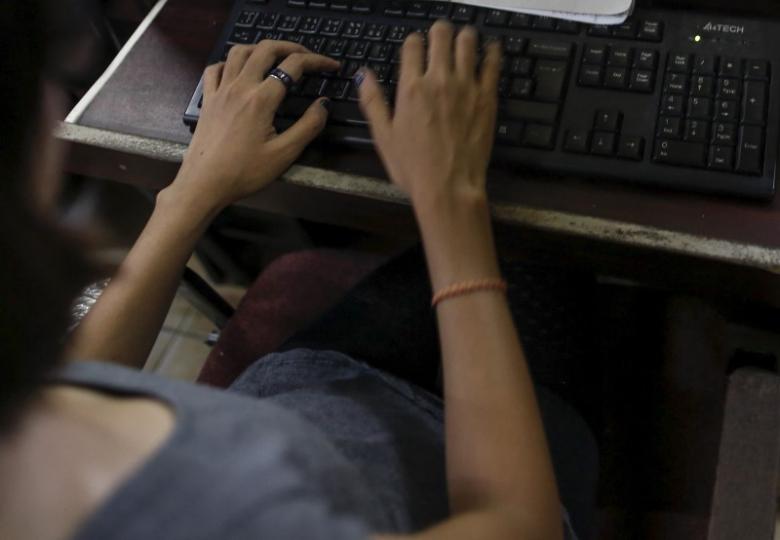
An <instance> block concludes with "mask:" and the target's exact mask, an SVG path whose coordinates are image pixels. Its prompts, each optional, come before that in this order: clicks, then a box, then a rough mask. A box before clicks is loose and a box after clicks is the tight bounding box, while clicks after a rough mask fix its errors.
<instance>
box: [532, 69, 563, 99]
mask: <svg viewBox="0 0 780 540" xmlns="http://www.w3.org/2000/svg"><path fill="white" fill-rule="evenodd" d="M566 68H567V64H566V63H565V62H554V61H551V60H540V61H538V62H537V63H536V69H535V70H534V76H535V79H536V90H535V91H534V97H535V98H536V99H538V100H539V101H560V99H561V98H562V97H563V83H564V81H565V80H566Z"/></svg>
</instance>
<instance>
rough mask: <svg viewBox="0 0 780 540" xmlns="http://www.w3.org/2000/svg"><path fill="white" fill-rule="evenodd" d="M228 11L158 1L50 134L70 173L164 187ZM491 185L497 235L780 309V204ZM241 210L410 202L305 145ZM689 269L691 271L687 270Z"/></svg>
mask: <svg viewBox="0 0 780 540" xmlns="http://www.w3.org/2000/svg"><path fill="white" fill-rule="evenodd" d="M230 4H231V1H230V0H161V1H160V2H159V3H158V4H157V5H156V6H155V8H154V9H153V11H152V12H151V13H150V14H149V16H148V17H147V19H146V20H145V21H144V23H143V24H142V25H141V27H140V28H139V29H138V31H137V32H136V34H135V35H134V36H133V38H132V39H131V40H130V42H128V44H127V46H126V47H125V49H124V50H123V51H122V53H121V54H120V55H119V56H118V57H117V60H116V61H115V62H114V64H112V66H111V67H110V68H109V70H108V71H107V72H106V74H104V76H103V77H102V78H101V80H99V81H98V82H97V83H96V84H95V86H94V87H93V89H92V90H91V91H90V92H89V94H88V95H87V96H85V98H84V99H83V100H82V102H81V103H80V104H79V105H78V106H77V107H76V108H75V109H74V111H72V113H71V114H70V116H69V117H68V119H67V120H66V122H65V123H63V125H62V127H61V129H60V132H59V137H60V138H61V139H63V140H65V141H67V142H68V143H69V144H70V158H69V164H68V168H69V169H70V171H72V172H76V173H81V174H87V175H90V176H94V177H98V178H106V179H111V180H115V181H120V182H128V183H131V184H135V185H138V186H142V187H147V188H151V189H159V188H162V187H164V186H165V185H166V184H168V183H169V182H170V181H171V180H172V178H173V177H174V175H175V173H176V170H177V168H178V165H179V163H180V161H181V159H182V156H183V155H184V153H185V151H186V149H187V144H188V142H189V140H190V133H189V130H188V129H187V128H186V127H185V126H184V125H183V124H182V120H181V116H182V113H183V111H184V109H185V108H186V105H187V102H188V100H189V98H190V96H191V93H192V91H193V89H194V87H195V85H196V84H197V82H198V79H199V77H200V74H201V72H202V70H203V68H204V65H205V62H206V58H207V57H208V54H209V52H210V49H211V47H212V45H213V43H214V41H215V40H216V39H217V36H218V33H219V31H220V29H221V27H222V25H223V22H224V20H225V18H226V16H227V12H228V10H229V7H230ZM490 185H491V195H492V200H494V201H500V202H496V203H495V204H494V207H493V213H494V215H495V218H496V220H497V222H499V223H500V224H503V225H504V227H502V230H503V231H504V233H503V234H504V236H507V237H513V236H514V237H520V236H523V237H525V238H529V237H534V238H541V239H545V242H547V240H550V242H549V245H556V244H557V245H558V247H557V248H555V249H560V251H561V253H562V254H563V255H562V256H563V257H564V258H565V257H567V256H569V254H568V253H566V252H568V251H569V249H570V246H580V248H579V251H580V252H581V253H583V257H585V258H588V257H592V258H593V257H594V253H596V254H598V252H594V251H593V250H592V249H591V247H593V246H596V247H598V248H599V249H600V250H604V252H605V253H607V254H608V255H609V256H610V257H617V258H618V259H620V258H621V257H622V258H623V262H621V263H619V264H618V266H621V265H622V266H623V267H626V264H625V262H626V261H633V266H634V268H635V269H637V272H638V274H636V275H638V276H639V277H641V278H642V279H644V278H645V277H646V278H647V279H651V280H652V277H653V276H652V275H649V274H653V275H654V274H655V273H656V272H657V271H658V270H657V269H658V268H661V267H662V266H663V265H665V264H667V263H668V264H671V262H672V261H673V262H674V266H673V267H671V266H667V267H665V268H666V272H667V274H670V275H669V276H668V279H667V281H670V282H674V280H676V279H680V280H682V283H683V285H684V286H687V285H686V284H687V283H689V284H691V285H695V284H696V283H699V282H700V281H701V279H702V276H709V279H711V280H712V282H713V283H712V285H713V287H715V288H719V287H720V286H721V285H723V286H724V287H726V288H728V287H733V292H734V294H735V295H737V296H739V295H742V294H746V295H747V296H748V297H753V296H755V297H756V298H767V297H771V298H772V300H771V302H770V303H772V304H775V305H778V306H780V197H776V198H775V199H774V201H773V202H771V203H769V204H765V203H753V202H745V201H739V200H732V199H727V198H718V197H711V196H702V195H695V194H685V193H674V192H664V191H657V190H649V189H642V188H632V187H629V186H622V185H618V184H615V183H607V182H598V181H588V180H582V179H563V178H551V177H547V176H541V175H539V174H538V173H530V172H523V171H517V172H514V173H510V172H496V173H494V174H492V177H491V179H490ZM241 204H244V205H249V206H253V207H256V208H261V209H265V210H272V211H275V212H279V213H284V214H289V215H293V216H298V217H303V218H308V219H312V220H315V221H317V220H319V221H323V222H331V223H337V224H343V225H348V226H353V227H359V228H364V229H367V230H382V231H396V230H404V231H409V230H412V228H413V227H414V225H413V221H412V217H411V212H410V211H409V207H408V204H407V201H406V199H405V198H404V197H403V196H402V194H401V193H400V192H399V191H398V190H397V189H395V188H394V187H393V186H391V185H390V184H389V183H388V182H387V181H386V176H385V174H384V172H383V171H382V168H381V167H380V165H379V163H378V160H377V158H376V157H375V156H374V155H373V153H372V152H366V151H357V150H345V149H343V148H337V149H335V151H334V149H328V148H323V147H322V146H319V147H316V148H312V149H311V150H309V151H307V152H306V154H305V155H304V156H303V158H302V159H301V162H300V164H299V165H296V166H294V167H293V168H292V169H290V171H288V172H287V173H286V174H285V175H284V177H283V179H282V181H281V182H277V183H275V184H274V185H272V186H271V187H270V188H269V189H268V190H266V191H264V192H263V193H262V194H259V195H257V196H254V197H251V198H250V199H248V200H246V201H243V202H242V203H241ZM522 231H525V232H526V233H528V232H529V231H534V232H533V234H524V235H521V234H520V232H522ZM582 246H585V247H582ZM647 261H650V262H647ZM594 265H595V266H596V267H598V266H599V265H598V263H594ZM655 265H658V266H657V268H656V266H655ZM696 265H698V266H696ZM694 266H695V267H696V268H698V270H697V271H696V272H693V273H691V274H690V275H683V274H687V273H688V269H691V268H694ZM671 268H674V269H673V270H672V269H671ZM733 272H737V273H739V272H742V273H743V274H744V275H743V274H740V275H739V276H738V277H735V276H737V274H734V273H733ZM619 273H620V272H618V274H619ZM671 274H674V275H671ZM626 275H627V276H629V277H631V276H634V274H632V273H631V272H628V273H627V274H626ZM729 276H731V278H730V279H729ZM735 279H736V280H737V283H736V284H734V283H728V284H724V283H723V280H727V281H732V282H733V281H734V280H735ZM744 280H754V282H751V283H747V281H744ZM662 281H663V280H662ZM743 284H744V287H746V288H747V289H749V290H750V292H745V290H743Z"/></svg>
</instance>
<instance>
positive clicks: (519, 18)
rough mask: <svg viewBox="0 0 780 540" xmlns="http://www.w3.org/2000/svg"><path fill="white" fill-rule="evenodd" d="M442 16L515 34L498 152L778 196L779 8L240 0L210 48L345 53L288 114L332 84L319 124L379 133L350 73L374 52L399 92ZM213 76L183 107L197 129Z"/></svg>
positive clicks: (500, 163)
mask: <svg viewBox="0 0 780 540" xmlns="http://www.w3.org/2000/svg"><path fill="white" fill-rule="evenodd" d="M438 18H447V19H449V20H450V21H452V22H453V23H454V24H455V25H464V24H473V25H475V26H476V27H477V28H478V29H479V32H480V36H481V40H482V42H483V43H484V42H485V41H486V40H489V39H499V40H501V41H502V42H503V50H504V56H505V58H504V66H503V72H502V78H501V81H500V84H499V94H500V105H499V113H498V120H497V125H496V145H495V149H494V160H493V165H492V166H493V167H510V168H517V167H525V168H534V169H539V170H545V171H550V172H554V173H563V174H573V175H584V176H589V177H593V178H612V179H615V180H619V181H623V182H633V183H641V184H648V185H655V186H662V187H667V188H674V189H683V190H689V191H697V192H708V193H721V194H727V195H736V196H744V197H752V198H763V199H768V198H771V197H772V196H773V195H774V190H775V170H776V164H777V146H778V119H779V118H780V109H778V107H780V103H778V102H779V101H780V99H778V98H780V88H778V81H777V79H778V76H776V75H777V73H778V71H777V70H778V66H779V65H780V64H778V61H780V24H778V23H777V22H775V21H771V20H758V19H743V18H732V17H723V16H714V15H707V14H701V13H692V12H690V11H670V10H649V9H637V10H636V11H635V12H634V14H633V15H632V17H631V18H629V19H628V20H627V21H626V22H625V23H624V24H621V25H618V26H599V25H582V24H577V23H573V22H570V21H563V20H556V19H552V18H548V17H537V16H529V15H524V14H518V13H509V12H505V11H498V10H490V9H482V8H476V7H473V6H467V5H462V4H455V3H449V2H441V3H440V2H427V1H423V2H398V1H387V0H378V1H366V0H259V1H258V0H239V1H238V2H236V4H235V6H234V8H233V10H232V12H231V15H230V18H229V21H228V23H227V25H226V27H225V30H224V32H223V34H222V36H221V38H220V40H219V42H218V44H217V46H216V48H215V50H214V52H213V54H212V57H211V58H210V62H217V61H220V60H222V59H224V58H226V56H227V53H228V51H229V50H230V47H232V46H233V45H235V44H238V43H245V44H253V43H257V42H259V41H260V40H263V39H284V40H289V41H295V42H298V43H301V44H303V45H305V46H306V47H308V48H309V49H311V50H312V51H315V52H319V53H322V54H326V55H329V56H332V57H334V58H337V59H339V60H340V61H341V62H342V68H341V70H340V72H338V73H323V74H311V75H308V76H306V77H305V78H304V79H303V80H301V81H299V82H298V84H296V85H295V87H294V88H293V90H292V91H291V94H290V95H289V96H288V97H287V99H286V100H285V102H284V103H283V104H282V106H281V108H280V110H279V112H278V115H277V124H278V125H277V127H278V128H279V129H285V128H286V127H287V126H289V125H290V124H291V123H292V122H293V121H294V120H295V119H296V118H298V117H299V116H300V115H301V114H302V113H303V111H304V110H305V109H306V107H307V106H308V105H309V104H310V103H311V101H312V99H313V98H315V97H318V96H328V97H329V98H331V100H332V105H333V106H332V111H331V114H330V119H329V125H328V127H327V128H326V130H325V132H324V134H323V137H325V138H326V139H327V140H330V141H336V142H343V143H347V144H357V145H370V144H371V139H370V135H369V132H368V129H367V126H366V122H365V120H364V118H363V116H362V115H361V113H360V111H359V109H358V105H357V93H356V89H355V87H354V85H353V83H352V81H351V77H352V75H353V74H354V73H355V71H356V70H357V69H358V68H359V67H360V66H362V65H365V64H368V65H369V66H370V67H371V68H373V70H374V72H375V73H376V74H377V76H378V78H379V79H380V81H381V82H383V84H384V85H385V87H386V90H387V95H388V98H389V100H391V103H392V99H393V97H394V92H395V88H396V84H397V82H398V64H399V51H400V45H401V43H402V42H403V40H404V38H405V37H406V36H407V35H409V33H410V32H414V31H423V32H425V31H427V29H428V28H429V27H430V25H431V24H432V23H433V22H434V20H435V19H438ZM201 88H202V81H201V83H200V84H199V85H198V87H197V89H196V90H195V93H194V95H193V97H192V99H191V101H190V103H189V106H188V107H187V111H186V113H185V115H184V122H185V123H186V124H188V125H189V126H191V127H193V128H194V126H195V124H196V123H197V121H198V115H199V112H200V106H201V105H202V95H201Z"/></svg>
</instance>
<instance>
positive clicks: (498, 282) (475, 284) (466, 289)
mask: <svg viewBox="0 0 780 540" xmlns="http://www.w3.org/2000/svg"><path fill="white" fill-rule="evenodd" d="M506 289H507V284H506V281H504V280H503V279H500V278H490V279H474V280H471V281H460V282H458V283H453V284H452V285H448V286H447V287H444V288H443V289H441V290H440V291H438V292H437V293H436V294H434V295H433V299H432V300H431V307H436V305H437V304H438V303H439V302H441V301H443V300H447V299H448V298H453V297H455V296H463V295H464V294H470V293H473V292H477V291H501V292H503V293H505V292H506Z"/></svg>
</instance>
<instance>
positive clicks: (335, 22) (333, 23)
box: [320, 19, 344, 36]
mask: <svg viewBox="0 0 780 540" xmlns="http://www.w3.org/2000/svg"><path fill="white" fill-rule="evenodd" d="M343 26H344V21H342V20H341V19H325V22H324V23H323V24H322V29H321V30H320V34H322V35H323V36H338V35H339V34H341V28H342V27H343Z"/></svg>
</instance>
